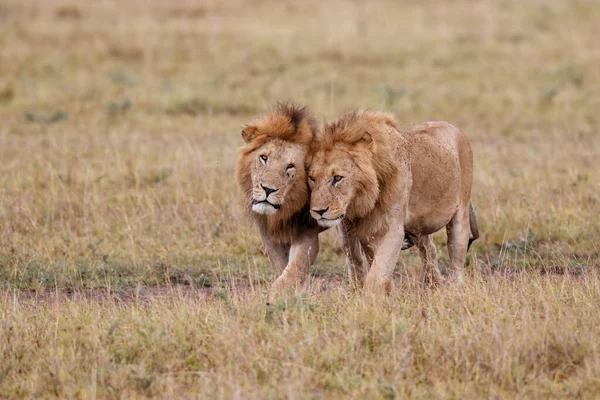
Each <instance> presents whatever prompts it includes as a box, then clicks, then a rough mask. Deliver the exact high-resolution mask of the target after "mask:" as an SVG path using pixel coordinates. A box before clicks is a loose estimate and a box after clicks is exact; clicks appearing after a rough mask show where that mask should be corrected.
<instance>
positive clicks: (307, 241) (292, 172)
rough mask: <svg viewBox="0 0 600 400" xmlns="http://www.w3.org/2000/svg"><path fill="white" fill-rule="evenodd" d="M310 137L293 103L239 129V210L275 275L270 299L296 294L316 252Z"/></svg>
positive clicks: (309, 124) (311, 127)
mask: <svg viewBox="0 0 600 400" xmlns="http://www.w3.org/2000/svg"><path fill="white" fill-rule="evenodd" d="M315 134H316V123H315V121H314V120H313V118H312V117H311V116H310V115H309V112H308V110H307V108H306V107H300V106H299V105H297V104H295V103H283V104H282V103H280V104H278V105H277V106H276V107H274V108H273V109H271V110H269V111H267V112H266V113H264V114H263V115H261V116H259V117H257V118H255V119H254V120H253V121H252V122H250V123H249V124H247V125H245V126H244V128H243V129H242V138H243V139H244V141H245V145H244V146H243V147H242V148H241V149H240V152H239V157H238V161H237V170H236V177H237V182H238V186H239V188H240V190H241V193H242V198H243V202H244V207H245V210H246V212H247V214H248V215H249V216H250V218H251V219H252V220H253V221H254V222H255V224H256V225H257V226H258V230H259V233H260V237H261V240H262V243H263V247H264V250H265V252H266V254H267V257H268V259H269V262H270V264H271V266H272V267H273V269H274V270H275V271H276V273H278V274H279V277H278V278H277V279H276V280H275V282H274V283H273V284H272V285H271V290H270V294H269V297H270V298H275V297H278V296H279V295H281V294H283V293H284V292H285V291H286V290H288V288H290V287H292V286H293V287H294V288H295V289H298V288H299V287H300V285H301V284H302V283H303V281H304V278H305V276H306V275H307V274H308V270H309V268H310V266H311V265H312V264H313V263H314V262H315V260H316V257H317V254H318V252H319V242H318V234H319V232H320V231H321V230H322V229H321V228H320V227H319V226H318V225H317V224H316V222H315V221H314V220H313V219H312V218H311V217H310V213H309V207H308V203H309V191H308V183H307V179H306V164H305V161H306V160H305V159H306V156H307V153H308V151H309V146H310V143H311V141H312V140H313V136H314V135H315Z"/></svg>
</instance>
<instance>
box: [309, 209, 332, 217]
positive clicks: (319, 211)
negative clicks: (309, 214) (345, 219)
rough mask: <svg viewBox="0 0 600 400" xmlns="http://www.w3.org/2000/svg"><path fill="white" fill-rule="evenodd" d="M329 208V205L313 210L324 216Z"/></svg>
mask: <svg viewBox="0 0 600 400" xmlns="http://www.w3.org/2000/svg"><path fill="white" fill-rule="evenodd" d="M327 210H329V207H327V208H319V209H314V208H313V211H314V212H316V213H317V214H319V215H320V216H321V217H322V216H323V214H325V213H326V212H327Z"/></svg>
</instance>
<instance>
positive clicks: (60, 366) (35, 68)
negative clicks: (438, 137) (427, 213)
mask: <svg viewBox="0 0 600 400" xmlns="http://www.w3.org/2000/svg"><path fill="white" fill-rule="evenodd" d="M598 21H600V3H598V2H597V1H595V0H576V1H566V0H564V1H561V0H554V1H541V0H532V1H527V2H521V1H517V0H511V1H509V0H506V1H467V0H456V1H434V0H432V1H424V2H392V1H390V2H385V1H374V2H367V1H344V2H342V1H337V0H333V1H328V2H319V1H307V2H293V1H287V2H269V1H249V2H242V1H228V2H219V1H216V0H209V1H204V2H192V1H178V2H167V1H158V0H151V1H142V0H137V1H134V0H129V1H120V2H118V1H108V0H105V1H74V0H48V1H43V2H42V1H31V0H28V1H23V0H2V1H0V121H1V123H0V287H1V292H0V349H1V352H0V398H11V397H33V396H40V397H67V398H94V397H99V398H116V397H163V398H178V397H181V398H188V397H198V398H285V397H289V398H341V397H349V398H351V397H353V398H393V397H400V398H404V397H416V398H432V397H435V398H476V397H488V398H507V397H527V398H546V397H556V398H564V397H588V398H595V397H597V396H598V395H599V394H600V342H599V341H598V339H597V338H598V337H600V313H599V312H598V302H599V300H600V271H599V264H600V254H599V253H600V249H599V244H600V224H599V223H598V214H599V213H600V169H599V167H598V165H599V159H600V136H599V134H598V131H599V128H600V113H599V110H600V68H599V67H598V65H600V46H599V45H598V37H600V24H599V23H598ZM286 99H294V100H297V101H299V102H302V103H305V104H308V105H309V106H310V107H311V109H312V110H313V111H314V113H315V114H316V116H317V117H318V118H319V119H323V118H331V117H334V116H336V115H337V114H339V113H340V112H342V111H344V110H347V109H351V108H354V107H357V106H360V107H368V108H371V109H384V110H389V111H392V112H394V113H395V114H396V115H397V117H398V118H399V119H400V120H401V123H402V125H403V127H404V128H406V129H409V128H410V127H411V126H413V125H415V124H417V123H420V122H423V121H426V120H448V121H450V122H452V123H454V124H455V125H457V126H459V127H460V128H461V129H462V130H463V131H464V132H465V133H466V134H467V135H468V137H469V138H470V140H471V143H472V147H473V150H474V153H475V178H474V180H475V182H474V191H473V199H474V203H475V205H476V207H477V213H478V218H479V226H480V230H481V232H482V235H481V238H480V240H478V241H477V242H475V244H474V247H473V249H472V251H471V253H470V254H471V256H470V260H469V265H468V267H467V269H468V271H469V274H468V277H467V279H466V281H465V282H464V283H463V284H462V285H459V286H457V285H453V284H447V285H443V286H441V287H439V288H437V289H428V288H425V287H423V286H422V285H421V284H420V282H419V271H420V265H419V261H418V256H417V254H416V250H411V251H408V252H403V254H402V257H401V261H400V262H399V264H398V268H397V276H396V288H395V290H394V292H393V294H392V295H391V296H390V297H389V298H384V299H378V300H377V299H375V300H373V299H367V298H364V297H363V296H361V295H360V294H358V293H352V292H351V291H349V290H348V288H347V286H346V284H345V281H344V279H345V269H344V268H343V258H342V255H341V252H340V251H339V249H338V247H337V242H336V239H335V237H334V235H333V234H332V233H331V232H327V233H325V234H323V235H322V251H321V254H320V256H319V259H318V262H317V265H315V266H314V267H313V269H312V271H311V282H310V287H309V290H308V291H307V292H306V293H304V294H301V295H299V296H297V297H294V298H290V299H288V300H287V301H284V302H280V303H278V304H276V305H274V306H271V307H266V306H265V295H266V291H267V288H268V285H269V283H270V282H271V281H272V279H273V278H274V277H273V274H272V272H271V270H270V268H269V265H268V262H267V259H266V257H264V255H263V254H262V253H261V250H260V241H259V236H258V233H257V232H256V231H255V230H254V229H253V228H252V227H251V226H250V225H249V223H248V222H247V221H246V220H245V219H244V216H243V215H242V212H241V208H240V204H239V202H238V192H237V189H236V187H235V183H234V179H233V172H234V165H235V158H236V149H237V147H238V146H239V145H241V142H242V141H241V138H240V127H241V125H242V124H243V123H244V122H246V121H248V120H249V119H250V118H251V117H252V116H253V115H254V114H255V113H257V112H260V111H261V110H263V109H264V108H265V107H267V106H269V105H271V104H273V103H274V102H275V101H277V100H286ZM436 240H437V243H438V250H439V252H438V255H439V258H440V262H442V263H444V262H445V261H446V248H445V245H444V233H441V234H439V237H437V239H436Z"/></svg>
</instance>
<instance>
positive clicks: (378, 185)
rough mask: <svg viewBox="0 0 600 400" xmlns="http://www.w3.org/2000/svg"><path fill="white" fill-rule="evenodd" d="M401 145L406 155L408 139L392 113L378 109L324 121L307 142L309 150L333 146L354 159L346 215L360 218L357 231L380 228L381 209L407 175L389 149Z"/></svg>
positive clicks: (366, 232)
mask: <svg viewBox="0 0 600 400" xmlns="http://www.w3.org/2000/svg"><path fill="white" fill-rule="evenodd" d="M361 144H362V145H361ZM401 147H403V150H404V151H402V153H404V154H406V155H407V157H408V154H409V143H408V141H407V140H406V138H405V136H404V135H403V134H402V133H400V131H399V128H398V122H397V121H396V119H395V118H394V116H393V115H392V114H389V113H386V112H380V111H354V112H350V113H347V114H345V115H343V116H341V117H339V118H338V119H336V120H334V121H331V122H328V123H326V124H325V125H324V127H323V129H322V130H321V131H320V132H319V134H318V135H317V137H316V139H315V141H314V142H313V144H312V146H311V153H314V152H315V151H316V149H319V150H321V151H323V150H324V151H331V150H333V149H334V148H335V149H337V150H343V151H344V152H346V153H348V154H349V155H350V156H351V157H352V159H353V160H354V162H355V164H356V166H357V175H356V180H357V181H356V194H355V198H354V199H353V201H352V204H351V205H350V207H349V208H348V217H349V218H350V219H351V220H356V219H360V222H359V223H358V224H357V225H356V226H355V231H356V232H357V233H359V234H361V235H363V234H364V235H368V234H371V233H374V232H377V231H378V230H380V229H382V228H384V226H385V225H386V221H385V219H383V218H382V213H383V212H385V211H387V210H388V209H389V208H390V207H391V206H392V204H393V202H394V201H395V198H396V196H397V193H398V190H399V185H400V184H401V183H402V180H403V179H404V180H406V179H410V176H404V175H405V174H403V172H404V171H401V169H400V167H399V165H400V164H399V162H398V160H397V159H394V156H395V155H396V154H395V153H396V152H394V151H390V149H393V148H395V149H400V148H401ZM405 161H406V162H407V163H408V162H409V160H408V159H407V160H405Z"/></svg>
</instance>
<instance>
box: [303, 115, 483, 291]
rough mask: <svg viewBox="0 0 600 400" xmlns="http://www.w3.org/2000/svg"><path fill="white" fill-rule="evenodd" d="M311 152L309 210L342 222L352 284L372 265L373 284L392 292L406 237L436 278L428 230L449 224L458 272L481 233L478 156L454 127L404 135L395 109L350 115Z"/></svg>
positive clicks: (369, 279) (324, 221)
mask: <svg viewBox="0 0 600 400" xmlns="http://www.w3.org/2000/svg"><path fill="white" fill-rule="evenodd" d="M312 153H313V154H312V163H311V167H310V176H311V179H314V183H313V184H312V186H313V188H312V194H311V213H312V215H313V217H314V218H315V219H317V220H318V221H317V222H318V223H319V224H321V225H322V226H333V224H334V223H336V222H337V224H336V226H337V230H338V236H339V238H340V243H341V245H342V248H343V250H344V253H345V254H346V262H347V265H348V270H349V274H350V278H351V282H352V283H354V284H356V285H362V284H363V280H364V276H365V274H366V273H367V270H368V274H367V276H366V285H367V286H368V287H369V288H371V289H374V290H375V289H378V288H380V289H381V288H383V289H384V290H389V289H390V288H391V276H392V273H393V269H394V267H395V265H396V261H397V258H398V255H399V254H398V253H399V251H400V249H401V247H402V243H403V242H404V237H405V234H406V235H407V237H408V238H410V241H411V242H414V243H416V244H417V246H418V248H419V251H420V254H421V259H422V261H423V264H424V266H425V271H426V277H427V279H430V280H437V279H439V278H440V277H441V276H440V274H439V270H438V268H437V257H436V253H435V245H434V244H433V239H432V236H431V235H432V234H433V233H434V232H437V231H439V230H440V229H441V228H443V227H444V226H445V227H446V228H447V231H448V237H449V241H448V246H449V251H450V258H451V264H452V267H453V269H454V270H456V271H457V272H458V275H460V271H461V270H462V266H463V265H464V261H465V257H466V250H467V247H468V244H469V239H472V240H474V238H476V236H477V235H478V231H477V229H476V222H475V217H474V212H473V210H472V206H471V201H470V196H471V186H472V173H473V157H472V153H471V148H470V146H469V143H468V140H467V139H466V137H465V136H464V135H463V134H462V133H461V132H460V131H459V130H458V129H457V128H456V127H454V126H452V125H451V124H448V123H446V122H428V123H425V124H422V125H419V126H417V127H416V128H415V129H414V130H413V131H412V132H408V133H402V132H400V131H399V130H398V127H397V124H396V122H395V120H394V118H393V116H391V115H390V114H386V113H373V112H360V113H351V114H348V115H346V116H343V117H341V118H340V119H338V120H336V121H334V122H333V123H330V124H327V125H326V126H325V128H324V129H323V131H322V132H321V133H320V134H319V136H318V140H316V141H315V142H314V144H313V146H312ZM332 176H333V178H332ZM471 222H473V224H471ZM471 225H474V227H475V229H472V227H471ZM471 233H473V235H471ZM363 254H364V255H366V263H365V262H364V261H365V260H364V259H363Z"/></svg>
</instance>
